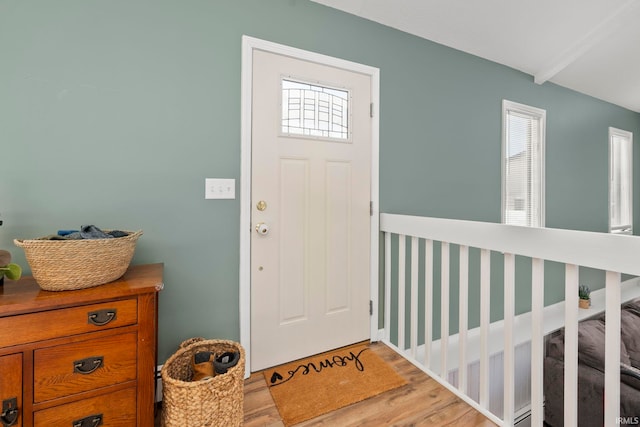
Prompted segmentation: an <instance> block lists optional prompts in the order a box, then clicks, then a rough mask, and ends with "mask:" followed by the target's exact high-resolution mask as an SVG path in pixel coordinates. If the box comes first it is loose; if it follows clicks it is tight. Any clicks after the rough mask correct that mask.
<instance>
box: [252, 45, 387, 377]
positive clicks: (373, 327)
mask: <svg viewBox="0 0 640 427" xmlns="http://www.w3.org/2000/svg"><path fill="white" fill-rule="evenodd" d="M254 50H263V51H266V52H270V53H275V54H279V55H284V56H289V57H292V58H295V59H300V60H306V61H310V62H316V63H319V64H323V65H328V66H331V67H336V68H342V69H345V70H348V71H353V72H357V73H361V74H365V75H368V76H370V77H371V102H372V107H371V114H372V116H373V117H372V119H371V194H370V197H371V199H370V200H371V202H372V208H371V211H372V215H371V230H370V236H371V237H370V245H371V248H370V282H371V283H370V291H369V294H370V299H371V306H372V313H371V317H370V322H371V323H370V339H371V340H372V341H378V340H379V339H380V338H379V336H378V330H379V328H378V291H379V287H378V275H379V272H378V250H379V241H378V240H379V237H378V235H379V228H380V227H379V226H380V220H379V213H380V212H379V208H378V202H379V195H378V193H379V141H380V133H379V123H380V120H379V116H380V114H379V112H380V108H379V105H380V70H379V69H378V68H375V67H370V66H368V65H363V64H358V63H355V62H351V61H347V60H344V59H339V58H334V57H331V56H327V55H323V54H319V53H315V52H309V51H306V50H302V49H298V48H294V47H290V46H286V45H282V44H278V43H273V42H269V41H266V40H261V39H257V38H254V37H250V36H246V35H243V36H242V65H241V68H242V71H241V100H240V102H241V129H240V157H241V165H240V296H239V298H240V343H241V344H242V346H243V347H244V349H245V353H246V358H245V359H246V360H245V376H246V377H248V376H249V374H250V373H251V231H252V224H251V138H252V135H251V121H252V120H251V119H252V117H251V110H252V97H253V51H254Z"/></svg>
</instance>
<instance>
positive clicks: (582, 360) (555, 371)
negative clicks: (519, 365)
mask: <svg viewBox="0 0 640 427" xmlns="http://www.w3.org/2000/svg"><path fill="white" fill-rule="evenodd" d="M604 322H605V318H604V314H603V315H601V316H598V317H597V318H595V319H590V320H584V321H582V322H580V325H579V327H578V425H579V426H580V427H602V426H615V425H619V423H617V422H616V420H607V422H605V420H604V348H605V333H604V331H605V323H604ZM620 367H621V369H620V416H621V417H631V418H633V419H634V420H635V419H637V418H635V417H639V418H640V299H636V300H634V301H632V302H629V303H627V304H624V305H623V306H622V314H621V344H620ZM544 393H545V410H544V413H545V422H546V423H547V424H548V425H550V426H552V427H560V426H563V425H564V331H561V332H560V334H559V335H557V336H554V337H553V338H551V339H550V340H549V342H548V343H547V355H546V357H545V361H544Z"/></svg>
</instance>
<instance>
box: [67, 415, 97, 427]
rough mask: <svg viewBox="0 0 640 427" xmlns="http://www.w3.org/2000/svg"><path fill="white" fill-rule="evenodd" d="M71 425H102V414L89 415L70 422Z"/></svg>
mask: <svg viewBox="0 0 640 427" xmlns="http://www.w3.org/2000/svg"><path fill="white" fill-rule="evenodd" d="M71 425H72V426H73V427H98V426H101V425H102V414H95V415H89V416H88V417H84V418H82V419H79V420H75V421H74V422H72V423H71Z"/></svg>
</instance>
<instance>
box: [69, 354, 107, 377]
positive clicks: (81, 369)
mask: <svg viewBox="0 0 640 427" xmlns="http://www.w3.org/2000/svg"><path fill="white" fill-rule="evenodd" d="M103 361H104V357H102V356H94V357H87V358H86V359H82V360H76V361H75V362H73V372H77V373H79V374H83V375H87V374H90V373H92V372H94V371H95V370H96V369H98V368H99V367H100V366H102V362H103Z"/></svg>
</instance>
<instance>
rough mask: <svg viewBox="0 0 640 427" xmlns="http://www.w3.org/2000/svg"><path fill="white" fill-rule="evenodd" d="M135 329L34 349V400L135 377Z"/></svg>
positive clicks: (103, 385) (64, 394) (92, 388)
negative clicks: (108, 335) (129, 331)
mask: <svg viewBox="0 0 640 427" xmlns="http://www.w3.org/2000/svg"><path fill="white" fill-rule="evenodd" d="M136 342H137V336H136V333H135V332H132V333H127V334H120V335H113V336H110V337H105V338H99V339H91V340H86V341H80V342H76V343H72V344H66V345H61V346H57V347H47V348H43V349H39V350H36V351H35V352H34V374H33V376H34V378H33V379H34V390H33V393H34V402H36V403H38V402H44V401H47V400H51V399H56V398H58V397H62V396H68V395H71V394H76V393H80V392H83V391H90V390H95V389H98V388H100V387H105V386H109V385H112V384H118V383H122V382H125V381H130V380H135V379H136V358H137V351H136Z"/></svg>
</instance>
